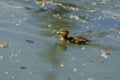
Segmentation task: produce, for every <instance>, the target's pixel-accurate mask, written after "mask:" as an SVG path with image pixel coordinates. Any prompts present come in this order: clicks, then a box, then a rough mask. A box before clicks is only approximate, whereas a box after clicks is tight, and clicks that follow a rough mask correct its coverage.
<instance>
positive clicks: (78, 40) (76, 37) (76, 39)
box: [74, 36, 90, 43]
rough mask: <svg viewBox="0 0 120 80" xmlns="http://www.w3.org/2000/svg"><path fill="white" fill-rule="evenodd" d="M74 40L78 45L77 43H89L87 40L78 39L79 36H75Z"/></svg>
mask: <svg viewBox="0 0 120 80" xmlns="http://www.w3.org/2000/svg"><path fill="white" fill-rule="evenodd" d="M74 39H75V41H76V42H78V43H79V42H84V43H86V42H90V40H88V39H86V38H83V37H80V36H75V37H74Z"/></svg>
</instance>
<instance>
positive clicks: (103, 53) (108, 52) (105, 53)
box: [101, 51, 112, 58]
mask: <svg viewBox="0 0 120 80" xmlns="http://www.w3.org/2000/svg"><path fill="white" fill-rule="evenodd" d="M109 54H112V52H111V51H101V56H102V57H104V58H108V57H109V56H108V55H109Z"/></svg>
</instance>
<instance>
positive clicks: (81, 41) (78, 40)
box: [57, 28, 91, 45]
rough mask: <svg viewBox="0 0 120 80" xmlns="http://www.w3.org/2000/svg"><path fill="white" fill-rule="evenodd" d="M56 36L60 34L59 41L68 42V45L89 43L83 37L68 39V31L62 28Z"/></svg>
mask: <svg viewBox="0 0 120 80" xmlns="http://www.w3.org/2000/svg"><path fill="white" fill-rule="evenodd" d="M57 34H61V38H60V40H61V41H65V42H69V43H76V44H79V45H80V44H87V43H89V42H91V41H90V40H87V39H85V38H83V37H79V36H70V37H68V34H69V30H67V29H65V28H63V29H60V30H59V31H58V32H57Z"/></svg>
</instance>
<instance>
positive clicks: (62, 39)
mask: <svg viewBox="0 0 120 80" xmlns="http://www.w3.org/2000/svg"><path fill="white" fill-rule="evenodd" d="M60 40H61V41H66V40H68V37H67V36H62V37H61V38H60Z"/></svg>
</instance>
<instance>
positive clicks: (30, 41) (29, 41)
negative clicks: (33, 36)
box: [25, 40, 34, 43]
mask: <svg viewBox="0 0 120 80" xmlns="http://www.w3.org/2000/svg"><path fill="white" fill-rule="evenodd" d="M25 41H26V42H28V43H34V41H32V40H25Z"/></svg>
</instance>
